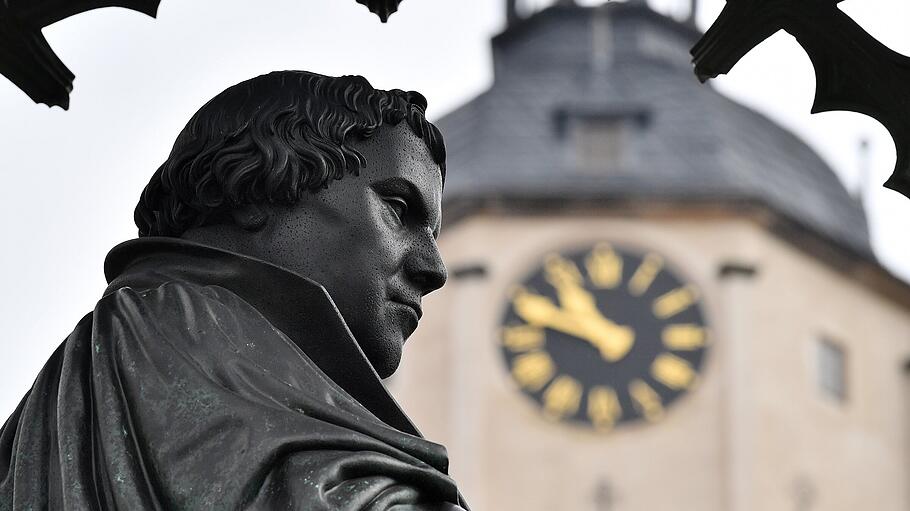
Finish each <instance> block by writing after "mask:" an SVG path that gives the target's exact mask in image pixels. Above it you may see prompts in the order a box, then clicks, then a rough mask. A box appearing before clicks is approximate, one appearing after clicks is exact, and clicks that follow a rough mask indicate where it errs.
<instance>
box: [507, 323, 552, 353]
mask: <svg viewBox="0 0 910 511" xmlns="http://www.w3.org/2000/svg"><path fill="white" fill-rule="evenodd" d="M543 341H544V335H543V330H541V329H540V328H537V327H535V326H531V325H519V326H507V327H505V328H503V329H502V344H503V345H504V346H505V347H506V348H509V349H510V350H512V351H528V350H536V349H538V348H540V347H542V346H543Z"/></svg>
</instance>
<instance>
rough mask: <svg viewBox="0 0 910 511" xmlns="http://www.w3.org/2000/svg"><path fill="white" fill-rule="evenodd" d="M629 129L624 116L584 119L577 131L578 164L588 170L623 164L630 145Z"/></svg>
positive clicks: (576, 152)
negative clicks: (625, 151)
mask: <svg viewBox="0 0 910 511" xmlns="http://www.w3.org/2000/svg"><path fill="white" fill-rule="evenodd" d="M627 131H628V123H627V122H626V120H625V119H623V118H622V117H615V118H596V117H595V118H589V119H583V120H582V122H579V123H578V126H577V128H576V132H575V155H576V158H577V161H578V166H579V167H580V168H582V169H586V170H604V169H613V168H615V167H619V166H621V165H622V164H623V150H624V149H625V148H626V146H627V145H628V133H627Z"/></svg>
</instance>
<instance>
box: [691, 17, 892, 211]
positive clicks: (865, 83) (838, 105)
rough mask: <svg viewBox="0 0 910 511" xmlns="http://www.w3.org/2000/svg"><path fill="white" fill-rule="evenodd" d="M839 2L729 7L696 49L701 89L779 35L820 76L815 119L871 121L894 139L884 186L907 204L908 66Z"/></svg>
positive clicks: (817, 78)
mask: <svg viewBox="0 0 910 511" xmlns="http://www.w3.org/2000/svg"><path fill="white" fill-rule="evenodd" d="M840 1H841V0H799V1H794V0H728V1H727V5H726V6H725V7H724V9H723V11H722V12H721V13H720V16H718V18H717V20H715V22H714V24H713V25H711V27H710V28H709V29H708V31H707V32H706V33H705V35H704V37H702V39H701V40H700V41H698V43H696V44H695V46H694V47H693V48H692V51H691V53H692V56H693V62H694V64H695V74H696V75H697V76H698V78H699V80H701V81H702V82H704V81H706V80H707V79H709V78H714V77H716V76H717V75H719V74H725V73H727V72H729V71H730V70H731V69H732V68H733V66H734V65H736V63H737V62H739V60H740V59H741V58H742V57H743V56H744V55H745V54H746V53H748V52H749V51H751V50H752V49H753V48H755V47H756V46H757V45H758V44H759V43H761V42H762V41H764V40H765V39H767V38H769V37H771V36H772V35H773V34H775V33H776V32H777V31H779V30H785V31H786V32H788V33H789V34H790V35H792V36H793V37H795V38H796V40H797V42H799V44H800V45H801V46H802V47H803V49H804V50H805V51H806V53H807V54H808V55H809V59H810V60H811V61H812V65H813V66H814V68H815V77H816V91H815V102H814V104H813V105H812V113H817V112H827V111H832V110H847V111H852V112H859V113H861V114H865V115H868V116H870V117H872V118H874V119H875V120H877V121H878V122H880V123H881V124H882V125H883V126H885V128H887V129H888V131H889V132H890V134H891V137H892V138H893V139H894V143H895V146H896V147H897V164H896V166H895V169H894V171H893V173H892V174H891V177H890V178H888V180H887V181H886V182H885V186H886V187H887V188H890V189H892V190H895V191H897V192H900V193H901V194H903V195H904V196H907V197H910V58H908V57H906V56H904V55H901V54H899V53H897V52H894V51H892V50H891V49H890V48H888V47H887V46H885V45H884V44H882V43H880V42H879V41H878V40H876V39H875V38H874V37H872V36H871V35H869V34H868V33H867V32H866V31H865V30H863V28H862V27H860V26H859V25H858V24H857V23H856V22H854V21H853V20H852V19H851V18H850V17H849V16H847V15H846V14H844V13H843V11H841V10H840V9H838V7H837V4H838V3H840Z"/></svg>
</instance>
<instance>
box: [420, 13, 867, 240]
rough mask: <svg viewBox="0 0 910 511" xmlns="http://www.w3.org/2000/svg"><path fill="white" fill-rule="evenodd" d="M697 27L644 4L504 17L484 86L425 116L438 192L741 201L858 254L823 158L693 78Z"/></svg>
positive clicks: (853, 219) (856, 236) (857, 218)
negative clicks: (438, 140) (431, 117)
mask: <svg viewBox="0 0 910 511" xmlns="http://www.w3.org/2000/svg"><path fill="white" fill-rule="evenodd" d="M700 35H701V34H700V32H698V31H697V30H696V29H694V28H692V27H691V26H689V25H686V24H683V23H679V22H676V21H674V20H671V19H669V18H666V17H664V16H662V15H659V14H657V13H655V12H654V11H652V10H650V9H649V8H648V7H647V6H646V5H644V2H629V3H613V2H611V3H608V4H605V5H602V6H599V7H579V6H554V7H550V8H548V9H546V10H544V11H542V12H540V13H537V14H536V15H533V16H531V17H529V18H527V19H524V20H520V21H518V22H517V23H514V24H513V25H512V26H510V27H509V28H507V29H506V30H505V31H504V32H503V33H501V34H499V35H498V36H496V37H495V38H494V39H493V60H494V76H495V78H494V83H493V85H492V86H491V87H490V89H489V90H487V91H486V92H484V93H482V94H480V95H479V96H478V97H476V98H474V99H473V100H471V101H470V102H468V103H467V104H465V105H463V106H462V107H460V108H458V109H456V110H455V111H453V112H451V113H449V114H448V115H446V116H445V117H443V118H442V119H440V120H439V122H438V125H439V126H440V128H441V129H442V131H443V134H444V135H445V137H446V145H447V148H448V155H449V156H448V163H447V164H448V167H449V168H450V169H453V170H452V172H450V173H449V175H448V178H447V182H446V197H447V198H446V200H447V201H453V200H462V201H463V200H468V201H474V202H475V203H476V202H477V201H478V200H480V201H482V200H485V199H492V200H508V199H517V200H535V199H559V200H562V199H565V200H573V199H582V200H589V201H591V200H593V201H600V200H611V199H622V200H628V199H642V200H672V201H692V202H697V203H705V202H709V203H710V202H718V203H733V204H738V203H742V202H748V203H750V204H759V205H762V206H764V207H766V208H768V209H770V210H771V211H773V212H775V213H777V214H779V215H782V216H783V217H786V218H787V219H789V220H792V221H794V222H796V223H797V224H799V225H801V226H802V227H805V228H807V229H810V230H811V231H813V232H814V233H816V234H818V235H820V236H822V237H823V238H826V239H828V240H831V241H833V242H835V243H837V244H838V245H840V246H842V247H843V248H846V249H848V250H850V251H852V252H855V253H859V254H861V255H863V256H865V257H871V254H872V251H871V248H870V245H869V234H868V228H867V225H866V217H865V213H864V211H863V208H862V206H861V204H859V203H858V202H857V201H855V200H854V199H852V198H851V197H850V195H849V194H848V193H847V191H846V189H845V188H844V186H843V185H842V184H841V183H840V181H839V180H838V178H837V176H836V175H835V174H834V173H833V172H832V170H831V168H830V167H828V166H827V165H826V164H825V163H824V162H823V161H822V160H821V158H819V156H818V155H817V154H816V153H815V152H814V151H813V150H812V149H810V148H809V147H808V146H807V145H806V144H805V143H803V142H802V141H801V140H799V139H798V138H797V137H796V136H794V135H793V134H792V133H790V132H789V131H787V130H785V129H783V128H781V127H780V126H778V125H777V124H775V123H774V122H772V121H770V120H769V119H768V118H766V117H764V116H763V115H761V114H759V113H757V112H755V111H754V110H751V109H749V108H747V107H745V106H743V105H740V104H738V103H736V102H734V101H732V100H730V99H728V98H726V97H724V96H722V95H721V94H719V93H717V92H716V91H714V90H713V89H712V88H710V87H706V86H703V85H701V84H699V83H698V81H697V80H696V79H695V77H694V75H693V74H692V70H691V66H690V64H689V62H690V57H689V55H688V49H689V48H690V47H691V46H692V45H693V44H694V43H695V41H696V40H697V39H698V38H699V37H700Z"/></svg>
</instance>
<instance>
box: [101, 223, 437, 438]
mask: <svg viewBox="0 0 910 511" xmlns="http://www.w3.org/2000/svg"><path fill="white" fill-rule="evenodd" d="M104 275H105V277H106V278H107V281H108V283H109V286H108V288H107V290H106V291H105V294H107V293H110V292H113V291H115V290H117V289H119V288H121V287H125V286H129V287H133V288H139V289H143V288H145V289H147V288H150V287H156V286H158V285H160V284H162V283H164V282H167V281H172V280H182V281H189V282H192V283H195V284H199V285H203V286H206V285H215V286H220V287H223V288H225V289H227V290H229V291H231V292H233V293H234V294H236V295H237V296H239V297H240V298H241V299H243V300H244V301H246V302H247V303H249V304H250V305H252V306H253V307H254V308H256V309H257V310H258V311H259V312H260V313H261V314H262V315H263V316H264V317H265V318H266V320H268V321H269V322H270V323H271V324H272V325H274V326H275V327H276V328H278V329H279V330H281V331H282V332H283V333H284V334H285V335H286V336H288V338H290V339H291V340H292V341H293V342H294V343H295V344H296V345H297V346H298V347H300V349H301V350H302V351H303V352H304V354H306V356H307V357H309V358H310V360H312V361H313V362H314V363H315V364H316V366H318V367H319V369H321V370H322V371H323V372H324V373H325V374H326V375H327V376H328V377H329V378H331V379H332V381H334V382H335V383H336V384H337V385H338V386H339V387H341V388H342V389H344V390H345V391H346V392H347V393H348V394H350V395H351V397H353V398H354V399H356V400H357V401H358V402H360V404H362V405H363V406H364V407H366V408H367V409H368V410H369V411H370V412H372V413H373V415H375V416H376V417H377V418H378V419H380V420H381V421H383V422H384V423H386V424H387V425H389V426H392V427H394V428H396V429H398V430H399V431H402V432H404V433H408V434H411V435H416V436H421V435H420V432H419V431H418V430H417V428H416V427H415V426H414V424H413V423H412V422H411V421H410V419H408V417H407V416H406V415H405V414H404V412H403V411H402V410H401V408H400V407H399V406H398V403H396V402H395V399H394V398H393V397H392V396H391V395H390V394H389V393H388V391H387V390H386V389H385V386H383V384H382V380H381V379H380V378H379V375H378V374H377V373H376V371H375V370H374V369H373V366H372V365H371V364H370V362H369V360H368V359H367V357H366V355H364V353H363V350H361V349H360V346H359V345H358V344H357V342H356V341H355V340H354V336H353V335H352V334H351V331H350V329H349V328H348V326H347V324H346V323H345V321H344V319H343V318H342V317H341V313H339V311H338V308H337V307H336V306H335V303H334V302H333V301H332V298H331V297H330V296H329V294H328V292H327V291H326V290H325V288H324V287H322V286H321V285H320V284H318V283H316V282H314V281H312V280H310V279H308V278H306V277H303V276H301V275H299V274H297V273H294V272H292V271H290V270H287V269H285V268H282V267H280V266H277V265H274V264H271V263H268V262H266V261H263V260H261V259H256V258H253V257H249V256H245V255H242V254H238V253H235V252H230V251H227V250H223V249H219V248H215V247H212V246H209V245H204V244H201V243H196V242H192V241H187V240H184V239H181V238H170V237H144V238H138V239H134V240H130V241H126V242H123V243H121V244H119V245H117V246H116V247H114V248H113V249H111V251H110V252H109V253H108V255H107V258H105V261H104Z"/></svg>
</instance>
